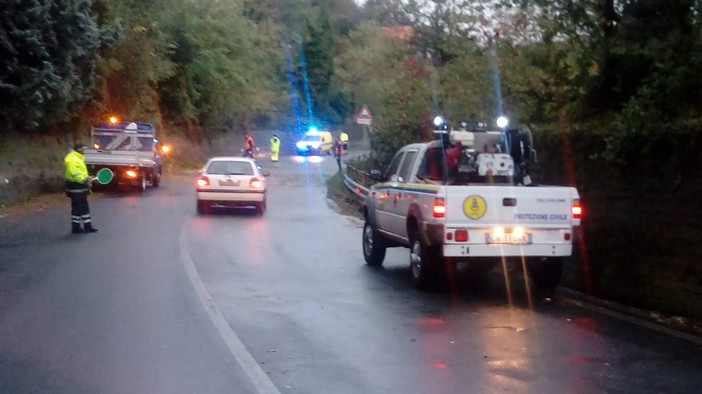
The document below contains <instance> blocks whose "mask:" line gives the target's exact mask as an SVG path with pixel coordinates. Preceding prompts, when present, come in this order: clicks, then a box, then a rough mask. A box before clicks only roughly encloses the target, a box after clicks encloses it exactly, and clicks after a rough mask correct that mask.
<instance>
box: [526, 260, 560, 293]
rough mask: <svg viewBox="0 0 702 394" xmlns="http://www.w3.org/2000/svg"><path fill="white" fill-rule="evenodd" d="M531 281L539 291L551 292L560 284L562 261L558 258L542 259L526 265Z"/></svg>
mask: <svg viewBox="0 0 702 394" xmlns="http://www.w3.org/2000/svg"><path fill="white" fill-rule="evenodd" d="M527 267H528V269H529V276H530V277H531V281H532V283H533V284H534V286H536V288H537V289H539V290H553V289H555V288H556V286H558V284H559V283H560V282H561V275H562V274H563V260H562V259H561V258H558V257H542V258H539V259H534V260H531V261H530V262H529V264H528V266H527Z"/></svg>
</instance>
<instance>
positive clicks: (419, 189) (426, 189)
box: [373, 182, 441, 194]
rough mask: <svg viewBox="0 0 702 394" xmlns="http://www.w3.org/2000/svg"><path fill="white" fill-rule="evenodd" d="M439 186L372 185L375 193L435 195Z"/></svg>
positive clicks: (417, 184) (413, 184)
mask: <svg viewBox="0 0 702 394" xmlns="http://www.w3.org/2000/svg"><path fill="white" fill-rule="evenodd" d="M439 188H441V185H426V184H423V183H399V182H398V183H387V182H386V183H377V184H375V185H373V189H374V190H376V191H382V190H401V191H405V192H413V193H424V194H437V193H438V192H439Z"/></svg>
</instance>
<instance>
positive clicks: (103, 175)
mask: <svg viewBox="0 0 702 394" xmlns="http://www.w3.org/2000/svg"><path fill="white" fill-rule="evenodd" d="M113 176H114V174H113V173H112V170H110V169H109V168H101V169H100V171H98V172H97V176H95V178H94V179H95V180H96V181H98V183H99V184H101V185H107V184H108V183H110V182H112V177H113Z"/></svg>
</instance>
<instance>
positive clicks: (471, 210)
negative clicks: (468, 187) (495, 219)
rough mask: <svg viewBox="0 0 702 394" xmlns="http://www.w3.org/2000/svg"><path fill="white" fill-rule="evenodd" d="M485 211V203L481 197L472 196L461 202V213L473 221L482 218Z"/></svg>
mask: <svg viewBox="0 0 702 394" xmlns="http://www.w3.org/2000/svg"><path fill="white" fill-rule="evenodd" d="M485 211H487V202H485V199H484V198H482V197H481V196H478V195H475V194H473V195H471V196H468V197H467V198H466V200H465V201H463V213H465V214H466V216H468V217H469V218H471V219H473V220H476V219H480V218H481V217H483V215H485Z"/></svg>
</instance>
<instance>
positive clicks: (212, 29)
mask: <svg viewBox="0 0 702 394" xmlns="http://www.w3.org/2000/svg"><path fill="white" fill-rule="evenodd" d="M184 3H187V4H184V6H182V7H179V8H178V9H177V11H175V12H174V13H173V15H172V16H171V17H170V18H169V20H168V21H167V22H166V23H165V24H164V32H165V34H166V37H167V38H168V42H170V51H169V54H168V58H169V60H170V62H171V63H172V64H173V65H174V66H175V69H174V73H173V75H171V76H170V77H169V78H167V79H165V80H164V81H163V82H162V83H160V84H159V93H160V97H161V105H162V108H163V110H164V112H165V113H167V114H168V115H169V118H170V119H171V121H173V122H176V123H194V124H199V125H201V126H207V127H210V126H215V127H217V126H221V125H223V124H225V123H226V121H227V120H228V119H229V121H230V122H232V123H233V124H234V126H235V127H236V128H248V127H250V126H251V122H252V121H253V119H254V118H256V117H257V116H260V115H261V114H265V113H270V112H274V110H275V103H276V100H277V99H276V98H277V97H278V93H279V91H280V85H279V83H278V81H279V77H278V74H277V72H276V65H277V63H278V62H279V61H280V59H279V57H278V56H277V55H276V53H277V51H275V49H276V48H277V47H278V45H279V44H278V42H277V40H276V39H275V34H276V32H275V31H274V30H273V31H272V32H270V31H268V32H267V31H266V30H265V29H266V28H270V27H271V25H270V24H268V23H267V20H266V19H261V18H263V17H262V16H261V15H258V16H257V18H259V19H261V20H260V23H261V25H257V24H255V23H254V22H252V21H251V20H248V19H246V18H245V17H244V16H243V14H242V10H241V8H240V7H238V6H236V5H235V4H232V3H226V2H225V3H222V2H215V1H190V0H186V1H184ZM253 65H256V66H255V67H254V66H253Z"/></svg>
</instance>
